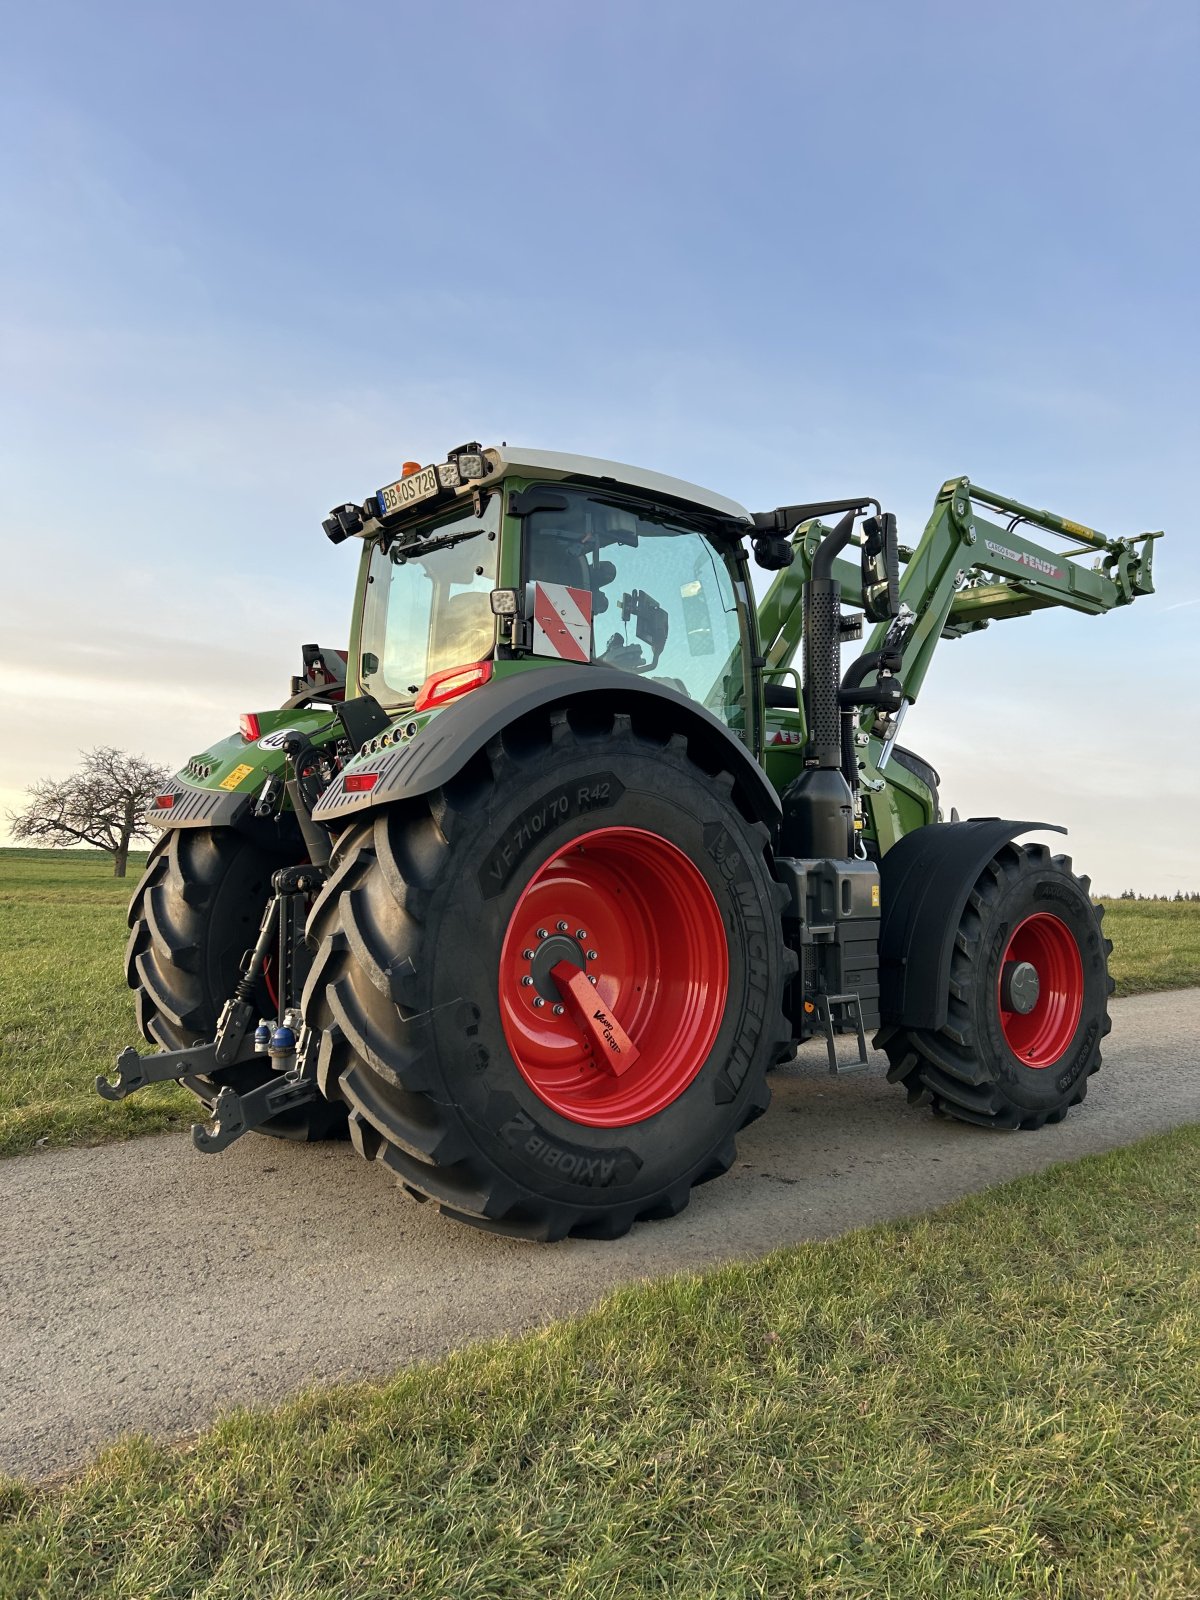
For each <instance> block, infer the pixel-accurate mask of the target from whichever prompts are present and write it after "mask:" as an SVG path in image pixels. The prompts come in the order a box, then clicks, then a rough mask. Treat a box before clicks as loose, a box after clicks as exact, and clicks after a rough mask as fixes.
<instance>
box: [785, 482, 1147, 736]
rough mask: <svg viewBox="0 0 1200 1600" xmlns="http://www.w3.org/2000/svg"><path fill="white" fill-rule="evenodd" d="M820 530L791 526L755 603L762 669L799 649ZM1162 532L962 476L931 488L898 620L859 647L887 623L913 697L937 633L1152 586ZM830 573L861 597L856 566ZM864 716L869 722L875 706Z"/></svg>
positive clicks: (1105, 600)
mask: <svg viewBox="0 0 1200 1600" xmlns="http://www.w3.org/2000/svg"><path fill="white" fill-rule="evenodd" d="M979 506H982V507H985V508H987V509H988V510H991V511H998V512H1002V513H1004V514H1006V516H1007V518H1008V520H1007V522H1006V523H1005V524H1004V525H1001V524H1000V523H998V522H993V521H991V520H989V519H988V518H987V517H985V516H983V515H982V514H981V512H980V511H979V510H978V509H977V507H979ZM1022 525H1028V526H1030V527H1035V528H1040V529H1043V530H1045V531H1046V532H1047V533H1051V534H1055V535H1057V536H1059V537H1060V538H1063V539H1066V540H1069V541H1072V547H1071V548H1069V549H1066V550H1062V551H1056V550H1052V549H1048V548H1045V547H1043V546H1041V545H1038V544H1035V543H1034V542H1033V541H1032V540H1030V539H1028V538H1026V537H1025V536H1024V535H1023V534H1021V533H1018V532H1017V531H1016V530H1017V529H1018V527H1020V526H1022ZM827 532H828V530H827V529H826V528H825V527H824V526H823V525H822V524H821V523H819V522H810V523H807V524H804V525H803V526H801V527H799V528H797V530H796V532H795V534H794V535H793V540H792V542H793V546H794V548H795V551H796V559H795V561H794V562H793V564H792V566H790V567H788V568H786V569H785V570H784V571H783V572H781V573H780V575H779V577H778V578H777V579H776V580H775V582H774V583H773V584H772V586H771V589H770V590H769V591H768V593H767V595H766V596H765V597H764V600H763V602H762V605H761V606H760V608H759V625H760V637H761V639H762V650H763V654H764V656H765V657H766V663H767V670H768V675H770V673H771V672H779V671H780V670H781V669H784V668H788V667H791V665H792V663H793V659H794V657H795V655H796V652H797V650H798V649H799V646H800V643H801V640H802V636H803V628H802V591H803V586H804V583H805V581H806V580H807V578H808V575H809V572H810V571H811V566H812V557H813V554H814V552H815V550H816V548H817V546H818V544H819V543H820V541H821V539H822V538H823V537H824V536H825V534H826V533H827ZM1161 537H1162V535H1161V533H1142V534H1137V535H1135V536H1134V537H1132V538H1125V539H1110V538H1107V537H1106V536H1105V535H1104V534H1101V533H1097V532H1096V530H1095V529H1093V528H1087V527H1084V526H1083V525H1082V524H1081V523H1077V522H1072V521H1070V520H1068V519H1067V518H1066V517H1060V516H1056V515H1055V514H1054V513H1052V512H1049V511H1040V510H1037V509H1035V508H1034V507H1032V506H1026V505H1023V504H1022V503H1021V502H1020V501H1017V500H1010V499H1009V498H1007V497H1006V496H1004V495H999V494H995V493H993V492H992V491H991V490H988V489H981V488H978V487H977V486H975V485H973V484H972V483H971V482H970V480H969V479H968V478H951V479H949V480H948V481H947V482H946V483H945V484H943V485H942V488H941V490H940V491H939V493H938V496H937V500H936V501H935V503H934V508H933V513H932V515H931V516H930V518H929V521H928V522H927V523H926V525H925V531H924V533H923V534H922V536H921V540H920V543H919V544H918V545H917V547H916V548H915V550H905V549H903V548H902V549H901V560H902V562H903V563H904V570H903V572H902V573H901V577H900V601H901V605H902V607H903V608H904V610H903V611H902V620H901V622H900V623H899V624H897V623H894V622H892V623H889V622H882V623H880V624H879V625H878V626H877V627H876V628H875V630H874V632H873V633H872V635H871V637H870V639H869V640H868V641H867V643H866V645H865V649H866V650H868V651H870V650H878V649H880V648H881V647H882V645H883V642H884V640H885V638H887V637H888V635H889V630H891V637H892V639H893V641H896V640H898V642H899V644H900V648H901V652H902V657H903V662H902V665H901V667H900V670H899V672H898V673H897V676H898V678H899V679H900V682H901V684H902V685H903V690H904V699H905V701H906V702H907V703H912V702H913V701H915V700H916V698H917V695H918V694H919V693H920V690H921V686H922V685H923V683H924V681H925V675H926V673H927V672H928V671H929V667H930V665H931V663H932V659H933V652H934V650H935V649H936V648H937V645H938V642H939V640H941V639H943V638H957V637H960V636H961V635H963V634H965V633H973V632H976V631H977V630H978V629H980V628H984V627H986V626H987V625H988V623H989V622H992V621H997V620H1001V619H1003V618H1005V617H1014V616H1025V615H1028V614H1029V613H1030V612H1032V611H1037V610H1041V609H1044V608H1045V607H1048V606H1066V607H1067V608H1068V609H1070V610H1073V611H1081V612H1085V613H1090V614H1093V615H1095V614H1098V613H1100V612H1104V611H1110V610H1112V609H1113V608H1114V607H1115V606H1120V605H1129V604H1130V603H1131V602H1132V601H1133V600H1134V599H1136V598H1137V596H1138V595H1142V594H1152V593H1153V592H1154V585H1153V581H1152V563H1153V551H1154V540H1156V539H1159V538H1161ZM1089 555H1091V556H1094V557H1095V561H1094V564H1092V565H1084V564H1083V563H1082V561H1081V560H1080V558H1081V557H1085V556H1089ZM834 576H835V577H837V578H838V579H839V580H840V581H841V583H842V586H843V592H844V594H845V595H846V597H847V599H848V600H849V601H850V603H854V598H855V596H858V595H861V579H860V575H859V570H858V568H857V566H855V565H854V564H852V563H851V562H850V561H848V560H845V559H839V560H837V561H835V562H834ZM863 720H864V722H867V723H869V722H872V721H873V720H874V716H873V713H867V714H866V715H865V716H864V719H863Z"/></svg>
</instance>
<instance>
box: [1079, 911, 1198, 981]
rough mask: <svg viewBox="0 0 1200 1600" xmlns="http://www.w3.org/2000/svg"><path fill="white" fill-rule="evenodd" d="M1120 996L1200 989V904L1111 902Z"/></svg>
mask: <svg viewBox="0 0 1200 1600" xmlns="http://www.w3.org/2000/svg"><path fill="white" fill-rule="evenodd" d="M1103 905H1104V931H1105V933H1106V934H1107V935H1108V937H1109V938H1110V939H1111V940H1112V943H1113V953H1112V975H1113V977H1114V978H1115V979H1116V980H1117V994H1118V995H1123V994H1151V993H1153V992H1154V991H1155V990H1157V989H1188V988H1191V987H1192V986H1193V985H1195V984H1200V901H1195V900H1105V901H1104V902H1103Z"/></svg>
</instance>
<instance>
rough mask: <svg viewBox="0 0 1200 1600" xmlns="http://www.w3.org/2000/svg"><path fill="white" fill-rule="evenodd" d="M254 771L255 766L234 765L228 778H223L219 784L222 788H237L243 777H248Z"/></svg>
mask: <svg viewBox="0 0 1200 1600" xmlns="http://www.w3.org/2000/svg"><path fill="white" fill-rule="evenodd" d="M253 771H254V768H253V767H234V769H233V771H232V772H231V773H230V774H229V776H228V777H227V778H222V779H221V782H220V783H219V785H218V788H221V789H236V788H237V786H238V784H239V783H241V781H242V779H243V778H248V777H249V776H250V774H251V773H252V772H253Z"/></svg>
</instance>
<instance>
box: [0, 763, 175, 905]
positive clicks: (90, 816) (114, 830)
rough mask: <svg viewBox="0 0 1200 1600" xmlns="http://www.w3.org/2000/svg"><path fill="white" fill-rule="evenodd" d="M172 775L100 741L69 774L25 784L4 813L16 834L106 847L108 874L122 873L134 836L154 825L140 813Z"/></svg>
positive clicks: (148, 835)
mask: <svg viewBox="0 0 1200 1600" xmlns="http://www.w3.org/2000/svg"><path fill="white" fill-rule="evenodd" d="M170 780H171V775H170V773H169V772H168V771H167V769H166V768H165V767H156V766H152V765H151V763H150V762H149V761H143V760H142V758H141V757H140V756H131V755H127V754H126V753H125V751H124V750H113V749H111V748H110V747H109V746H106V745H105V746H101V748H100V749H98V750H91V751H89V752H88V753H87V754H86V755H85V756H84V758H83V765H82V766H81V767H80V768H79V770H78V771H77V772H73V773H72V774H71V776H70V777H69V778H62V779H60V780H59V781H58V782H55V780H54V779H53V778H43V779H42V781H41V782H40V783H35V784H34V785H33V786H32V787H31V788H29V789H27V790H26V794H27V795H28V797H29V799H28V803H27V805H26V806H25V809H24V810H23V811H10V812H9V813H8V821H9V825H10V827H11V828H12V831H13V837H14V838H16V839H36V840H38V841H39V842H40V843H42V844H48V845H53V846H68V845H79V844H90V845H93V846H94V847H95V848H96V849H97V850H109V851H111V852H112V858H113V876H114V877H117V878H123V877H124V876H125V868H126V865H127V863H128V861H129V846H130V843H131V842H132V841H133V840H134V839H152V838H155V837H156V836H157V830H155V829H153V828H151V827H150V825H149V824H148V823H147V822H146V819H145V811H146V807H147V805H149V803H150V801H151V800H152V799H153V798H154V796H155V795H156V794H161V793H162V792H163V791H164V790H165V789H166V787H167V785H168V783H169V782H170Z"/></svg>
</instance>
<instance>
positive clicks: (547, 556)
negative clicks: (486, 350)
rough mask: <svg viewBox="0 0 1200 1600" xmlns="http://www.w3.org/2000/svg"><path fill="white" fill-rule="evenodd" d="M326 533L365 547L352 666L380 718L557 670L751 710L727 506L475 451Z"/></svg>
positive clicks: (554, 463)
mask: <svg viewBox="0 0 1200 1600" xmlns="http://www.w3.org/2000/svg"><path fill="white" fill-rule="evenodd" d="M464 468H466V469H467V470H473V472H474V473H475V474H476V475H472V476H467V473H466V471H464ZM481 469H482V470H481ZM418 479H420V480H422V481H421V482H420V484H417V480H418ZM455 479H457V481H454V480H455ZM409 484H413V485H415V487H413V488H409V487H408V485H409ZM326 531H327V532H328V533H329V534H330V537H331V538H335V539H337V540H339V541H340V539H341V538H343V537H345V536H346V532H347V531H349V532H352V533H355V534H358V535H359V536H361V537H362V538H363V539H364V540H365V542H366V546H367V548H366V550H365V551H364V554H363V571H362V582H361V592H360V606H359V610H358V619H357V620H358V630H357V638H356V639H355V640H354V641H353V642H352V648H351V661H352V664H353V668H354V670H355V672H356V675H357V683H356V685H355V690H356V692H357V693H360V694H364V695H370V696H372V697H373V698H374V699H375V700H376V701H378V703H379V704H380V705H381V706H384V707H386V708H387V709H389V710H393V709H395V710H397V711H400V710H404V709H408V708H411V709H414V710H417V711H420V710H423V709H432V708H433V707H434V706H435V705H438V704H442V703H444V702H445V701H446V700H447V699H449V698H452V697H454V696H455V695H457V694H458V693H465V692H466V691H467V690H468V689H471V688H475V687H478V686H479V685H480V684H481V683H483V682H486V681H488V680H489V679H490V678H492V677H497V678H498V677H503V676H506V675H508V674H510V673H513V672H516V671H523V670H527V669H528V668H529V667H531V666H537V665H539V664H542V663H545V662H551V661H552V662H571V663H575V664H577V665H588V664H598V665H602V666H607V667H613V668H616V669H617V670H619V671H621V672H626V673H629V674H631V675H634V676H637V677H640V678H644V679H646V680H647V681H649V682H651V683H654V684H658V685H660V686H662V687H664V688H667V689H670V690H673V691H674V692H675V693H677V694H680V695H683V696H685V697H686V698H688V699H689V700H693V701H695V702H696V703H697V704H699V705H702V706H704V707H705V708H706V709H707V710H709V711H711V712H712V713H713V714H714V715H715V716H717V717H718V718H719V719H720V720H721V721H722V722H724V723H725V724H726V725H727V726H730V727H734V728H739V729H742V728H745V727H746V725H747V721H748V718H749V717H750V716H751V715H752V710H751V708H752V707H753V696H752V695H751V694H750V693H748V681H747V672H746V663H747V661H749V660H751V659H752V658H753V656H754V654H755V648H754V632H753V630H754V612H753V605H752V599H751V595H750V591H749V587H748V584H747V581H746V576H745V562H746V554H745V548H744V544H743V538H744V535H745V534H746V533H747V532H748V531H750V518H749V515H748V513H747V512H745V511H744V510H743V508H742V507H740V506H738V505H736V504H735V503H734V502H732V501H729V500H726V499H725V498H724V497H722V496H717V495H713V494H711V493H710V492H709V491H707V490H704V489H701V488H699V487H697V486H695V485H693V484H687V483H683V482H681V481H679V480H677V479H671V478H665V477H663V476H662V475H660V474H657V473H647V472H643V471H640V470H639V469H637V468H635V467H628V466H622V465H618V464H616V463H614V462H608V461H599V460H594V459H591V458H588V457H576V456H567V455H558V454H552V453H550V452H546V451H526V452H507V453H505V452H503V451H498V450H488V451H477V450H476V449H474V448H473V447H472V448H470V449H469V450H468V451H465V452H462V451H460V452H454V453H452V455H451V457H450V458H449V459H448V461H447V462H446V463H444V464H442V465H441V466H437V467H434V468H422V469H419V470H414V471H412V472H410V473H409V475H408V477H407V478H401V479H400V480H398V482H397V483H395V484H393V485H390V486H388V487H387V488H385V489H382V490H380V491H379V493H378V494H377V495H375V496H372V497H370V498H369V499H368V501H367V502H366V503H365V504H364V505H363V506H362V507H361V508H359V507H343V508H341V511H340V512H337V513H335V514H334V515H333V517H331V518H330V519H329V521H328V522H327V523H326ZM450 690H452V691H453V693H450V692H447V691H450Z"/></svg>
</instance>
